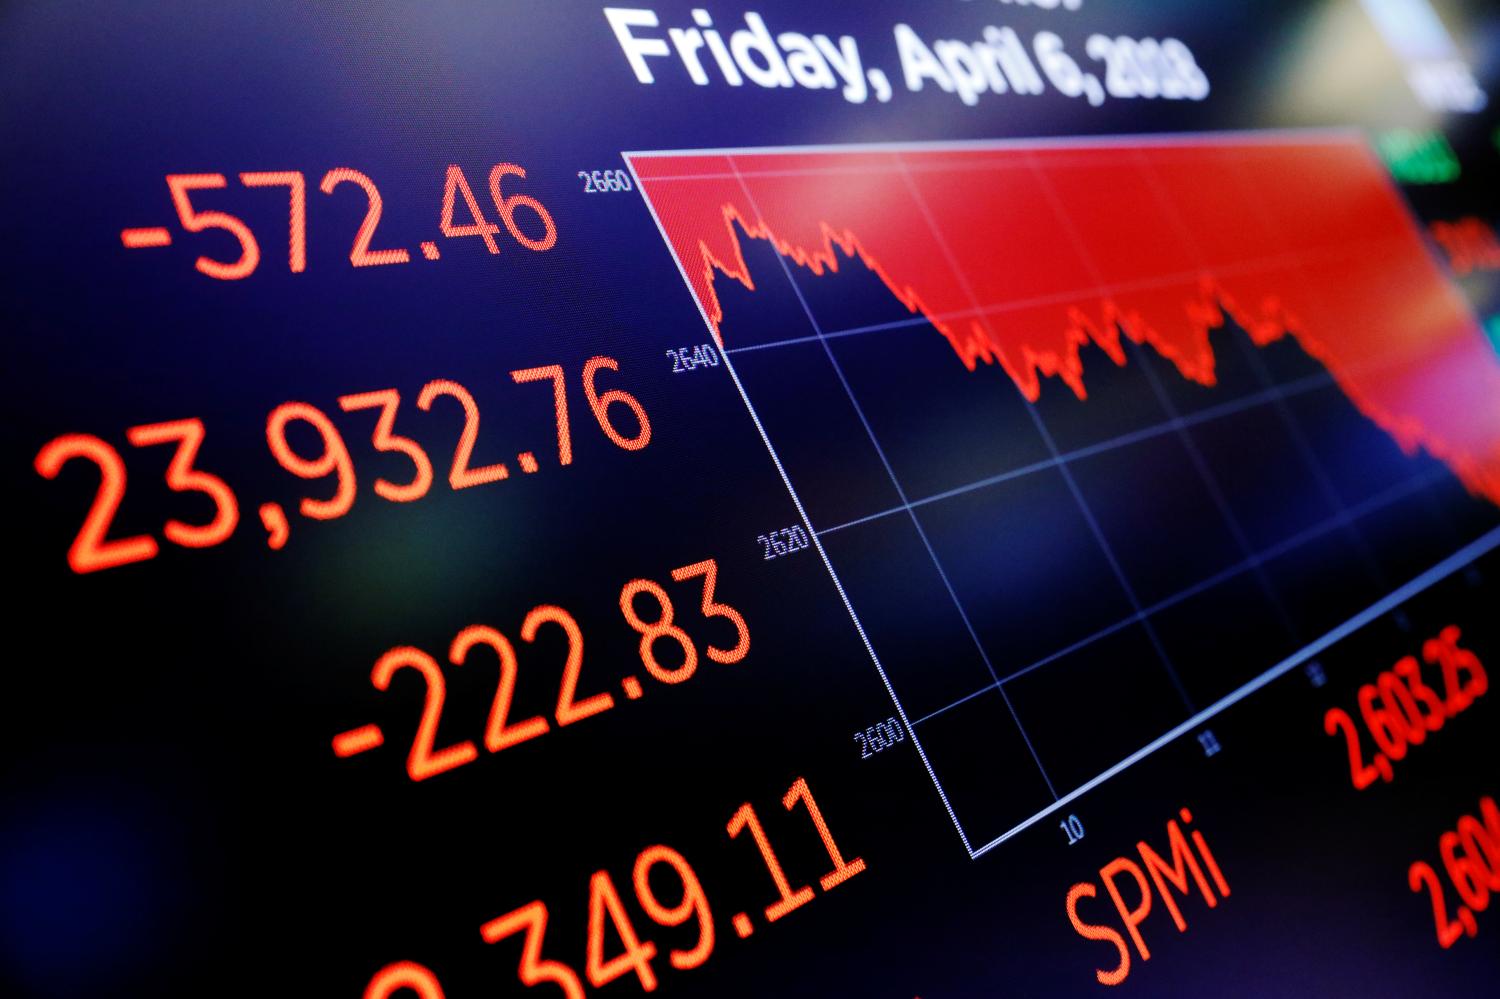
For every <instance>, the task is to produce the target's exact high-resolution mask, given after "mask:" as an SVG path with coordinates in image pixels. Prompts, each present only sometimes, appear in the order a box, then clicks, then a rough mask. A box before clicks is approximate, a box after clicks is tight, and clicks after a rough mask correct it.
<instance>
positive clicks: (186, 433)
mask: <svg viewBox="0 0 1500 999" xmlns="http://www.w3.org/2000/svg"><path fill="white" fill-rule="evenodd" d="M203 434H204V430H203V421H202V420H199V419H196V418H194V419H191V420H173V421H172V422H170V423H150V424H146V425H145V426H140V427H131V428H130V429H129V430H127V431H125V436H126V438H128V439H129V441H130V443H131V444H134V445H135V446H136V447H150V446H151V445H153V444H170V443H172V442H174V441H175V442H176V443H177V452H176V453H175V454H173V455H172V463H171V464H170V465H168V466H167V487H168V488H169V489H171V490H172V491H173V492H176V493H190V492H197V493H204V494H206V495H207V496H208V498H209V499H211V500H213V501H214V508H215V509H214V519H213V520H211V521H209V522H208V523H207V524H203V525H194V524H185V523H183V522H182V521H180V520H169V521H167V523H166V526H165V527H163V528H162V533H163V534H165V535H166V536H167V540H168V541H171V542H174V543H176V544H179V545H182V546H183V547H184V548H207V547H209V546H210V545H216V544H218V543H219V542H221V541H224V540H225V539H227V538H228V537H229V536H230V535H231V534H233V533H234V528H235V525H236V524H238V523H239V522H240V505H239V503H238V502H237V501H236V500H235V498H234V490H232V489H230V488H229V486H228V484H226V483H225V482H224V480H223V479H221V478H219V477H218V476H217V475H210V474H209V473H207V472H202V471H199V470H197V469H195V468H194V467H193V460H194V459H195V458H197V457H198V448H199V447H200V446H201V445H202V444H203Z"/></svg>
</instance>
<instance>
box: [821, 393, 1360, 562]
mask: <svg viewBox="0 0 1500 999" xmlns="http://www.w3.org/2000/svg"><path fill="white" fill-rule="evenodd" d="M1333 384H1335V383H1334V379H1333V376H1332V375H1331V374H1328V373H1327V372H1320V373H1318V374H1315V375H1307V376H1306V377H1304V378H1299V379H1297V380H1296V381H1292V382H1288V383H1287V384H1286V385H1283V386H1280V387H1278V388H1271V389H1263V390H1261V391H1260V392H1256V393H1254V394H1253V395H1248V396H1243V397H1241V398H1239V399H1233V400H1230V401H1229V402H1223V403H1220V404H1219V405H1217V406H1211V407H1209V408H1207V409H1202V410H1199V411H1198V412H1196V413H1190V414H1188V415H1187V416H1181V417H1177V418H1175V419H1170V420H1164V421H1162V422H1161V423H1157V424H1153V425H1152V426H1149V427H1143V428H1141V429H1140V430H1132V431H1131V432H1130V433H1127V434H1121V435H1120V436H1118V437H1112V438H1110V439H1109V440H1107V441H1100V442H1099V443H1097V444H1089V445H1087V446H1085V447H1081V448H1077V449H1075V450H1072V451H1065V452H1063V453H1062V454H1059V455H1058V456H1057V457H1056V458H1044V459H1042V460H1040V461H1035V462H1032V463H1031V464H1029V465H1021V466H1019V467H1017V468H1013V469H1010V470H1008V471H1005V472H1001V473H999V474H997V475H991V476H987V477H985V478H983V479H975V480H974V481H973V482H967V483H964V484H963V485H960V486H954V487H953V488H952V489H945V490H943V491H942V492H938V493H932V494H931V495H928V496H921V497H918V498H917V499H914V500H910V501H908V502H907V503H905V504H901V505H898V506H893V507H890V508H888V509H885V510H878V511H876V512H875V513H871V514H867V515H865V516H863V517H857V518H855V519H854V520H849V521H845V522H844V523H842V524H834V525H833V526H832V527H825V528H823V529H821V530H820V531H818V534H819V535H820V536H824V535H828V534H832V533H834V532H835V531H842V530H844V529H846V528H849V527H856V526H858V525H860V524H866V523H869V522H870V521H872V520H880V519H881V518H883V517H889V516H891V515H892V514H897V513H901V512H902V511H904V510H908V509H911V508H913V507H919V506H926V505H927V504H929V503H936V502H938V501H940V500H945V499H952V498H953V497H955V496H962V495H964V494H965V493H970V492H974V491H975V490H979V489H987V488H989V487H990V486H997V485H1000V484H1002V483H1005V482H1009V481H1011V480H1013V479H1019V478H1023V477H1024V476H1027V475H1031V474H1033V473H1035V472H1041V471H1045V470H1046V469H1049V468H1056V467H1058V466H1061V465H1066V464H1068V463H1069V462H1072V461H1078V460H1080V459H1083V458H1091V457H1094V456H1095V455H1100V454H1104V453H1107V452H1109V451H1113V450H1116V449H1118V448H1122V447H1128V446H1130V445H1132V444H1139V443H1141V442H1142V441H1147V440H1152V439H1154V438H1157V437H1163V436H1165V435H1167V434H1170V433H1173V432H1174V431H1176V430H1179V429H1187V428H1191V427H1195V426H1198V425H1200V424H1203V423H1209V422H1212V421H1213V420H1217V419H1221V418H1223V417H1225V416H1233V415H1234V414H1236V413H1241V412H1246V411H1248V410H1251V409H1255V408H1257V407H1260V406H1268V405H1270V404H1271V403H1272V402H1274V401H1275V399H1276V398H1277V397H1278V396H1282V397H1286V396H1294V395H1300V394H1302V393H1304V392H1311V391H1313V390H1315V389H1319V388H1323V387H1326V386H1329V385H1333Z"/></svg>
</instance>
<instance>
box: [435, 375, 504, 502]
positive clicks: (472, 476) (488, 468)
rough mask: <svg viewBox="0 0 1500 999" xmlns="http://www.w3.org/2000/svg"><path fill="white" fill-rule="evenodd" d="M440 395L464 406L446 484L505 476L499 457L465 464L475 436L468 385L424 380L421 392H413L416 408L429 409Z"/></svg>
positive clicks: (476, 422)
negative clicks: (477, 464) (479, 463)
mask: <svg viewBox="0 0 1500 999" xmlns="http://www.w3.org/2000/svg"><path fill="white" fill-rule="evenodd" d="M440 395H447V396H452V397H453V398H455V399H457V400H458V404H459V405H460V406H462V407H463V409H464V432H463V433H462V434H461V435H459V438H458V447H457V448H456V449H455V450H454V452H453V467H452V469H450V470H449V472H448V484H449V485H450V486H452V487H453V488H454V489H467V488H469V487H470V486H482V485H484V484H485V483H486V482H498V481H500V480H501V479H503V478H505V477H506V476H508V475H509V474H510V472H509V470H508V469H506V467H505V463H504V462H500V461H497V462H495V464H493V465H484V466H483V467H480V468H470V467H469V460H470V459H471V458H472V457H473V456H474V442H475V441H477V440H479V405H478V404H477V403H476V402H475V401H474V397H473V396H472V395H470V394H469V390H468V389H466V388H464V387H463V386H462V385H460V384H458V382H450V381H448V379H446V378H439V379H438V380H436V381H431V382H428V383H427V384H426V385H424V386H422V394H421V395H419V396H417V408H418V409H420V410H422V411H423V412H427V411H429V410H431V409H432V404H433V402H434V401H435V400H436V399H437V397H438V396H440Z"/></svg>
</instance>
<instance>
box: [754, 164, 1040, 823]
mask: <svg viewBox="0 0 1500 999" xmlns="http://www.w3.org/2000/svg"><path fill="white" fill-rule="evenodd" d="M728 159H729V164H730V166H731V167H733V168H734V169H736V170H738V165H737V164H736V163H735V160H734V157H732V156H731V157H729V158H728ZM740 188H741V189H742V190H743V191H744V192H745V197H746V199H748V200H749V202H750V207H751V210H752V211H754V212H755V214H756V215H757V216H759V215H760V208H759V206H758V205H757V204H756V202H755V195H754V194H752V193H751V192H750V188H749V185H747V184H746V183H745V181H744V179H743V178H741V179H740ZM776 259H777V260H778V261H779V262H780V264H781V271H782V273H783V274H785V275H786V279H787V281H788V282H789V283H790V284H791V286H792V292H793V293H794V294H795V295H796V297H797V302H798V303H799V304H800V305H801V306H802V311H803V313H804V314H805V315H806V316H807V321H808V322H809V323H811V324H812V328H813V332H814V333H818V334H819V338H820V342H821V344H822V346H823V352H824V354H825V355H826V356H827V358H828V362H829V363H830V364H832V365H833V370H834V374H836V375H837V376H838V379H839V384H841V385H842V386H843V387H844V393H845V394H846V395H847V396H848V398H849V403H850V405H852V406H853V407H854V412H855V415H857V416H858V417H859V422H860V425H861V426H863V427H864V431H865V434H866V436H867V437H868V438H869V441H870V444H871V446H873V447H874V448H875V453H876V455H877V456H879V458H880V463H881V464H882V465H883V466H884V467H885V472H886V475H887V476H889V477H890V480H891V485H892V486H893V487H895V490H896V495H897V496H898V497H900V499H901V502H902V504H903V505H904V506H905V508H906V512H907V514H908V516H910V518H911V523H912V526H913V527H914V528H916V531H917V537H919V538H920V539H921V541H922V546H923V547H924V548H926V549H927V555H928V557H929V558H931V559H932V565H933V567H934V568H935V569H936V570H937V574H938V578H939V579H941V580H942V583H943V587H944V589H946V590H947V591H948V598H949V599H950V600H952V601H953V606H954V608H955V609H956V610H957V611H958V616H959V619H960V620H961V621H962V622H963V625H964V629H965V630H966V631H967V632H968V633H969V639H970V640H971V641H972V642H973V643H974V648H975V649H977V650H978V652H979V658H980V660H981V661H982V662H983V663H984V668H985V669H986V670H988V671H989V674H990V678H991V679H992V680H994V681H995V683H996V684H997V686H998V684H999V679H1000V677H999V674H998V673H997V672H996V671H995V665H994V663H993V662H991V661H990V655H989V651H988V650H987V649H985V647H984V643H983V642H981V641H980V640H979V633H978V632H976V631H975V630H974V624H973V622H972V621H971V620H969V612H968V610H967V609H966V608H965V607H964V605H963V601H962V600H960V599H959V597H958V592H957V591H956V590H955V589H954V588H953V582H952V580H950V579H949V578H948V573H947V570H945V569H944V568H943V563H942V561H941V560H940V559H939V558H938V554H937V551H936V550H935V549H934V548H933V547H932V541H931V540H930V539H929V538H928V537H927V530H926V528H924V527H923V526H922V521H921V519H920V518H918V517H917V513H916V511H915V510H913V509H912V508H911V504H910V503H908V502H907V500H906V490H905V489H904V488H903V487H902V485H901V481H900V479H898V478H897V477H896V470H895V469H894V468H892V467H891V463H890V459H889V458H887V457H886V453H885V449H884V448H883V447H881V446H880V440H879V438H877V437H876V435H875V430H874V428H873V427H871V426H870V421H869V419H868V418H867V417H866V416H865V411H864V408H863V407H862V406H860V404H859V399H858V398H856V397H855V395H854V389H853V387H852V386H850V384H849V379H848V377H847V376H846V375H845V374H844V369H843V366H842V365H841V364H839V361H838V358H837V357H836V356H834V353H833V348H831V347H830V346H829V345H828V341H827V340H826V339H822V337H821V332H820V331H821V330H822V326H821V324H820V323H819V322H818V317H817V316H815V315H813V311H812V308H811V307H810V306H809V305H808V304H807V298H806V297H805V296H804V295H803V294H802V289H801V288H800V287H799V286H798V285H797V278H796V275H794V274H793V273H792V270H791V268H790V267H788V266H787V263H786V258H785V257H783V256H781V255H780V254H777V256H776ZM1000 693H1001V696H1002V697H1004V699H1005V707H1006V710H1008V711H1009V712H1010V716H1011V718H1012V720H1013V721H1014V722H1015V724H1016V729H1017V730H1018V731H1019V732H1020V733H1021V739H1022V740H1023V741H1024V742H1025V743H1026V748H1027V750H1028V751H1029V752H1030V753H1031V759H1032V761H1033V762H1034V763H1035V764H1036V768H1037V770H1038V771H1039V772H1040V773H1041V775H1042V780H1043V781H1044V782H1045V783H1046V785H1047V790H1048V792H1050V793H1051V795H1052V797H1053V798H1054V799H1056V798H1057V788H1056V787H1054V786H1053V783H1052V778H1051V776H1050V775H1048V773H1047V767H1046V766H1045V765H1044V764H1043V763H1042V758H1041V756H1040V755H1038V753H1037V751H1036V746H1035V745H1034V744H1033V743H1032V741H1031V736H1030V735H1029V734H1027V732H1026V726H1025V725H1023V724H1022V723H1021V717H1020V715H1019V714H1017V713H1016V709H1015V706H1014V705H1013V704H1012V703H1011V700H1010V695H1009V694H1006V693H1005V691H1004V689H1003V688H1000Z"/></svg>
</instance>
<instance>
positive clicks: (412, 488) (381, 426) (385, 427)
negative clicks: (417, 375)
mask: <svg viewBox="0 0 1500 999" xmlns="http://www.w3.org/2000/svg"><path fill="white" fill-rule="evenodd" d="M399 405H401V394H400V393H399V392H397V391H396V390H395V389H380V390H379V391H376V392H360V393H358V394H356V395H341V396H339V407H340V408H341V409H343V411H344V412H346V413H353V412H356V411H358V410H361V409H375V408H377V407H378V408H379V409H380V416H379V418H378V419H376V421H375V433H374V435H373V436H372V437H371V438H370V441H371V443H372V444H374V445H375V450H377V451H395V452H398V453H400V454H404V455H406V456H407V457H408V458H410V459H411V463H412V464H413V465H415V466H416V472H415V474H413V475H412V479H411V481H410V482H408V483H407V484H406V485H404V486H398V485H396V484H395V483H394V482H388V481H387V480H385V479H376V480H375V494H376V495H377V496H382V497H384V498H385V499H388V500H390V501H391V502H393V503H410V502H411V501H412V500H419V499H421V498H422V497H423V496H426V495H427V490H428V489H431V488H432V462H431V461H429V460H428V459H427V452H426V451H423V450H422V446H421V445H420V444H418V443H417V442H416V441H414V440H412V439H411V438H410V437H398V436H397V435H395V434H393V433H391V430H392V429H393V428H394V427H395V426H396V407H397V406H399Z"/></svg>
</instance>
